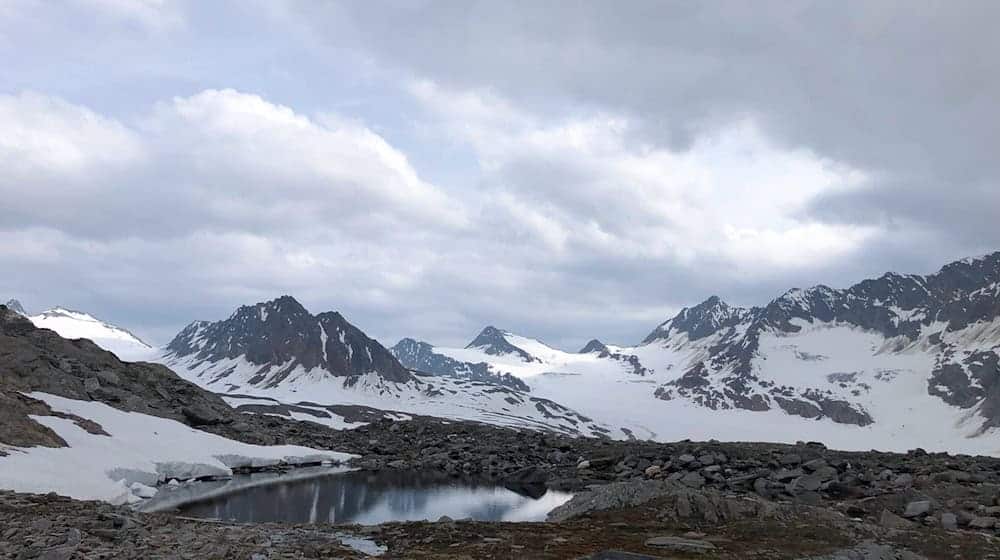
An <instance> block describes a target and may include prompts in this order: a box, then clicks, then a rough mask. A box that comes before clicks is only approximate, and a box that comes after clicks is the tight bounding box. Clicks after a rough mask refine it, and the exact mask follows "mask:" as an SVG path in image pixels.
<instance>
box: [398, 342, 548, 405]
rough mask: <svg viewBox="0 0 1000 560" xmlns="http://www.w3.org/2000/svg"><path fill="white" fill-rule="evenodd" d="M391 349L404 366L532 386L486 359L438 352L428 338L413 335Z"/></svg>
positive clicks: (518, 386) (522, 387)
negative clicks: (458, 357) (471, 359)
mask: <svg viewBox="0 0 1000 560" xmlns="http://www.w3.org/2000/svg"><path fill="white" fill-rule="evenodd" d="M390 351H391V352H392V355H393V356H395V357H396V359H397V360H399V362H400V363H401V364H403V366H405V367H407V368H409V369H411V370H414V371H419V372H422V373H429V374H431V375H437V376H443V377H454V378H456V379H470V380H473V381H482V382H484V383H493V384H495V385H503V386H505V387H510V388H511V389H517V390H518V391H524V392H529V391H530V390H531V389H530V388H529V387H528V384H527V383H525V382H524V381H521V380H520V379H518V378H517V377H514V376H513V375H511V374H509V373H499V372H496V371H493V370H492V369H491V368H490V366H489V364H487V363H485V362H478V363H471V362H462V361H459V360H456V359H454V358H452V357H451V356H447V355H444V354H440V353H438V352H436V351H435V350H434V347H433V346H431V345H430V344H428V343H426V342H422V341H419V340H414V339H412V338H404V339H402V340H400V341H399V342H397V343H396V345H395V346H393V347H392V348H391V349H390Z"/></svg>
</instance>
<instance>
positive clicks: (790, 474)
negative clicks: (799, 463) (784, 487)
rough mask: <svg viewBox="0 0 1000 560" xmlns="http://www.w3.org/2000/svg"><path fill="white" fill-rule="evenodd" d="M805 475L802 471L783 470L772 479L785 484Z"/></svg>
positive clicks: (774, 474)
mask: <svg viewBox="0 0 1000 560" xmlns="http://www.w3.org/2000/svg"><path fill="white" fill-rule="evenodd" d="M804 474H805V473H804V472H803V471H802V469H781V470H780V471H776V472H775V473H773V474H772V475H771V478H772V479H774V480H777V481H779V482H783V481H786V480H792V479H793V478H798V477H800V476H802V475H804Z"/></svg>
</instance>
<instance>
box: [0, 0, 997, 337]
mask: <svg viewBox="0 0 1000 560" xmlns="http://www.w3.org/2000/svg"><path fill="white" fill-rule="evenodd" d="M236 7H237V4H235V3H234V4H232V5H229V4H226V3H213V4H211V5H207V4H203V3H194V2H180V1H168V0H162V1H129V0H114V1H109V0H100V1H97V0H86V1H84V0H79V1H76V2H72V3H70V4H69V5H68V6H67V9H68V10H69V11H71V12H72V13H75V14H77V15H88V16H91V17H89V18H82V20H81V21H86V22H87V23H86V24H84V25H76V24H74V19H73V18H70V17H69V16H67V15H66V13H67V12H61V11H59V10H57V9H54V8H52V7H51V6H50V5H49V4H47V3H37V2H30V1H27V0H17V1H15V2H11V3H10V4H5V5H4V7H2V8H0V56H3V58H4V59H6V60H12V61H13V62H12V64H11V68H10V71H9V72H8V73H7V74H6V75H5V76H0V169H2V170H3V171H2V172H0V199H2V200H4V206H3V212H0V259H3V260H4V262H5V263H8V266H9V267H11V269H12V270H16V271H17V274H12V275H6V277H5V278H3V279H2V280H0V296H2V295H4V294H9V295H10V296H18V297H21V298H22V299H24V300H26V303H27V304H28V305H29V306H35V307H38V306H47V305H55V304H63V305H70V306H78V307H83V308H86V309H87V310H89V311H92V312H94V313H96V314H99V315H103V316H105V317H107V318H109V319H112V320H116V321H118V322H121V323H122V324H123V325H125V326H127V327H129V328H132V329H134V330H136V331H137V332H139V333H140V334H142V335H144V336H147V337H149V338H151V339H153V340H155V341H159V342H163V341H165V340H166V339H167V338H169V336H170V335H171V334H173V332H175V331H176V330H177V329H179V328H180V327H181V326H182V325H183V324H184V323H186V322H187V321H189V320H191V319H195V318H207V319H212V318H218V317H222V316H225V315H226V314H227V313H228V312H229V310H230V309H231V308H232V307H234V306H236V305H239V304H241V303H249V302H253V301H257V300H260V299H263V298H270V297H274V296H276V295H279V294H282V293H291V294H293V295H296V296H297V297H299V298H300V299H302V300H303V302H304V303H306V305H307V306H308V307H310V308H312V309H313V310H315V311H320V310H325V309H339V310H342V311H343V312H345V313H346V314H347V316H348V317H349V318H351V319H352V320H354V321H355V322H356V323H357V324H359V326H361V327H362V328H364V329H365V330H367V331H369V332H371V333H372V334H374V335H376V336H378V337H380V338H382V339H384V341H385V342H389V343H391V342H394V339H396V338H398V337H401V336H416V337H418V338H425V339H428V340H431V341H433V342H439V343H450V344H454V343H460V342H463V341H465V340H466V339H468V338H471V337H472V336H473V335H474V334H475V331H476V330H477V329H478V328H481V327H482V326H483V325H484V324H487V323H493V324H497V325H499V326H502V327H506V328H509V329H513V330H518V331H521V332H523V333H524V334H528V335H534V336H539V337H541V338H543V339H546V340H549V341H551V342H553V343H556V344H562V345H565V346H568V347H572V346H575V345H577V344H578V343H580V342H582V341H584V340H586V339H588V338H590V337H593V336H599V337H601V338H605V339H608V340H609V341H611V342H634V341H636V340H638V339H640V338H641V337H642V335H643V334H645V331H647V330H649V329H650V328H652V326H653V325H655V324H656V323H658V322H660V321H661V320H663V318H664V316H665V315H668V314H670V313H673V312H675V311H676V309H677V308H679V307H680V306H682V305H688V304H693V303H697V302H698V301H700V300H701V299H704V298H705V297H707V296H709V295H712V294H719V295H721V296H723V297H725V298H727V299H730V300H733V301H735V302H737V303H744V304H753V303H763V302H765V301H767V300H768V299H770V298H771V297H774V296H775V295H777V294H778V293H780V292H781V291H783V290H784V289H786V288H789V287H792V286H802V285H810V284H814V283H818V282H824V283H828V284H833V285H844V284H847V283H849V282H851V281H855V280H858V279H860V278H862V277H864V276H867V275H871V274H877V273H880V272H881V271H883V270H885V269H897V270H902V271H913V272H928V271H930V270H932V269H933V267H935V266H936V265H939V264H942V263H943V262H945V261H947V260H950V259H952V258H958V257H961V256H965V255H967V254H975V253H981V252H985V251H987V250H991V249H995V248H997V247H998V246H1000V230H997V229H996V228H995V227H993V221H995V220H994V219H993V217H994V215H995V214H996V213H997V211H998V210H1000V185H998V179H1000V160H997V158H996V157H995V154H994V153H993V152H995V149H996V146H997V145H1000V137H998V134H1000V132H998V131H1000V112H998V111H997V110H996V108H995V106H994V105H995V104H994V102H993V100H994V99H996V97H997V96H998V94H1000V72H997V71H996V68H993V67H992V66H993V62H992V60H991V59H992V57H990V56H988V55H987V54H986V53H991V52H995V51H997V50H1000V43H998V41H1000V39H998V38H997V35H996V34H995V33H993V32H992V31H991V29H990V28H989V26H990V22H991V21H995V19H996V17H995V16H997V15H1000V14H998V13H996V12H997V8H996V7H995V6H993V5H992V4H988V3H983V4H981V5H974V4H969V5H965V6H960V7H956V6H954V5H949V4H939V5H935V4H933V3H931V4H927V3H925V4H920V5H919V6H913V5H911V4H909V3H907V4H898V5H897V4H895V3H892V2H878V3H857V4H854V5H834V4H829V3H824V2H816V3H810V2H803V3H796V4H787V3H764V4H759V5H755V6H754V7H752V8H750V7H746V6H744V5H743V4H738V3H732V4H719V5H700V4H691V3H686V2H685V3H667V2H651V3H648V4H647V3H642V2H636V3H631V4H629V5H627V6H612V5H611V4H608V3H605V2H581V3H578V4H576V5H574V9H573V10H567V9H565V6H563V5H560V4H559V3H542V2H526V3H515V4H502V3H492V2H482V3H462V4H454V3H449V2H431V3H427V4H421V5H420V7H419V9H417V7H415V6H411V5H401V4H398V3H380V2H365V3H357V2H349V3H343V4H341V3H328V2H315V3H311V2H305V3H288V4H277V3H271V2H267V3H262V4H261V5H259V6H258V9H257V10H239V11H238V10H236ZM404 30H405V32H403V31H404ZM43 36H44V37H48V38H50V40H49V41H48V42H43V41H42V40H41V39H40V37H43ZM88 44H92V45H94V46H93V48H89V49H84V48H82V46H83V45H88ZM67 52H73V54H72V55H71V56H67Z"/></svg>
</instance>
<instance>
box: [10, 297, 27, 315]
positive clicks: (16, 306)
mask: <svg viewBox="0 0 1000 560" xmlns="http://www.w3.org/2000/svg"><path fill="white" fill-rule="evenodd" d="M6 306H7V309H10V310H11V311H13V312H14V313H17V314H19V315H24V316H25V317H27V316H28V312H27V311H25V310H24V306H23V305H21V302H19V301H17V300H16V299H13V298H12V299H9V300H7V303H6Z"/></svg>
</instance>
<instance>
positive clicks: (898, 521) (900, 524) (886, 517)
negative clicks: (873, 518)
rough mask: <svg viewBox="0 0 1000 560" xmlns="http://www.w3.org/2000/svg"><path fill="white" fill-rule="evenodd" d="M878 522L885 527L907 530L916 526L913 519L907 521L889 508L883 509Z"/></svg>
mask: <svg viewBox="0 0 1000 560" xmlns="http://www.w3.org/2000/svg"><path fill="white" fill-rule="evenodd" d="M878 522H879V525H881V526H883V527H885V528H886V529H900V530H907V529H912V528H913V527H914V524H913V522H912V521H907V520H906V519H903V518H902V517H900V516H898V515H896V514H895V513H892V512H891V511H889V510H887V509H884V510H882V515H881V516H880V517H879V520H878Z"/></svg>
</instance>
